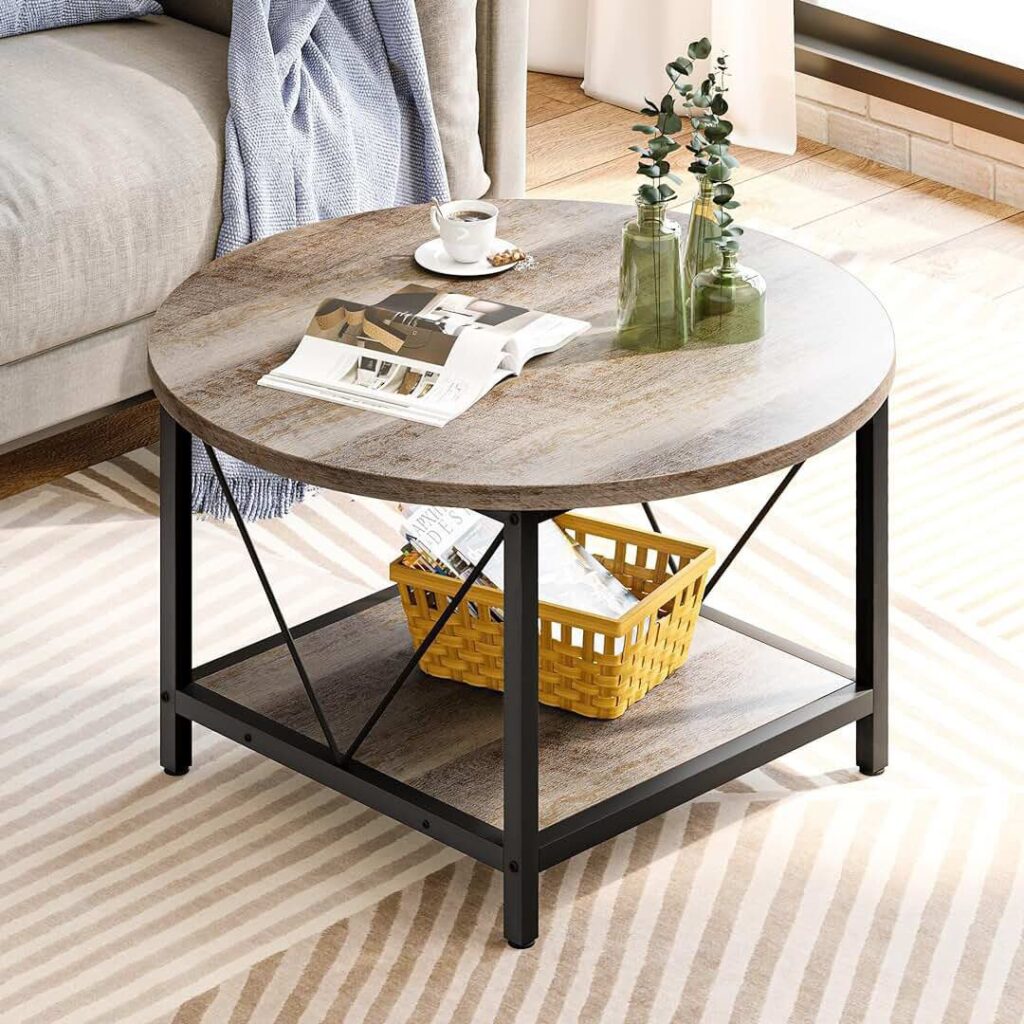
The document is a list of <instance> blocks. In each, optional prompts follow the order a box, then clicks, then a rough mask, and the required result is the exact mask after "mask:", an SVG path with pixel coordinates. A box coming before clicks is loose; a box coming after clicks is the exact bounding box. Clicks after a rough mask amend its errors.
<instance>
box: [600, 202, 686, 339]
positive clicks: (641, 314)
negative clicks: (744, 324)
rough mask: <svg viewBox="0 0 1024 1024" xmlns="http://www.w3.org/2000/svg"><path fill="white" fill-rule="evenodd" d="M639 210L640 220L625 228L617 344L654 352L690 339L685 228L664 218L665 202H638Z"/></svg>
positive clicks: (620, 271)
mask: <svg viewBox="0 0 1024 1024" xmlns="http://www.w3.org/2000/svg"><path fill="white" fill-rule="evenodd" d="M636 207H637V209H636V218H635V219H631V220H628V221H626V223H625V224H624V225H623V228H622V261H621V263H620V266H619V309H618V318H617V327H618V343H619V345H621V346H622V347H624V348H630V349H640V350H645V351H656V352H657V351H666V350H668V349H676V348H680V347H681V346H682V345H683V344H684V343H685V342H686V340H687V337H688V336H689V309H688V293H687V290H686V288H685V287H684V281H683V261H682V245H681V243H682V230H681V228H680V226H679V224H678V223H677V222H676V221H674V220H670V219H669V218H668V217H666V212H667V207H668V204H667V203H657V204H653V205H652V204H650V203H645V202H643V201H642V200H640V199H638V200H637V204H636Z"/></svg>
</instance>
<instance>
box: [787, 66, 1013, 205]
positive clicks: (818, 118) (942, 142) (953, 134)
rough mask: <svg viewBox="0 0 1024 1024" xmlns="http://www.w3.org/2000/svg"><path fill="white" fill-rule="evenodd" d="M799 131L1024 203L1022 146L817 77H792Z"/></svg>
mask: <svg viewBox="0 0 1024 1024" xmlns="http://www.w3.org/2000/svg"><path fill="white" fill-rule="evenodd" d="M796 92H797V101H796V111H797V114H796V117H797V131H798V132H799V134H800V135H803V136H805V137H806V138H809V139H814V140H815V141H817V142H824V143H827V144H828V145H830V146H835V147H836V149H843V150H846V151H847V152H849V153H857V154H859V155H860V156H866V157H869V158H870V159H872V160H877V161H878V162H879V163H882V164H888V165H889V166H890V167H898V168H900V169H901V170H905V171H913V172H915V173H917V174H920V175H921V176H922V177H925V178H931V179H933V180H934V181H941V182H943V183H944V184H946V185H955V186H956V187H957V188H962V189H964V191H966V192H973V193H975V194H976V195H979V196H985V197H986V198H988V199H995V200H997V201H998V202H1001V203H1007V204H1009V205H1010V206H1016V207H1020V208H1024V145H1022V144H1021V143H1019V142H1011V141H1010V140H1009V139H1002V138H1000V137H999V136H997V135H989V134H988V133H987V132H981V131H978V130H977V129H976V128H970V127H968V126H967V125H962V124H955V123H954V122H952V121H947V120H945V119H944V118H941V117H933V116H932V115H931V114H925V113H922V112H921V111H919V110H912V109H911V108H910V107H901V106H899V105H898V104H896V103H890V102H889V101H888V100H883V99H879V97H877V96H868V95H866V94H865V93H862V92H857V91H856V90H854V89H847V88H846V87H845V86H842V85H833V84H832V83H831V82H824V81H822V80H821V79H820V78H812V77H811V76H810V75H802V74H798V75H797V76H796Z"/></svg>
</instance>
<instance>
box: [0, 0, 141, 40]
mask: <svg viewBox="0 0 1024 1024" xmlns="http://www.w3.org/2000/svg"><path fill="white" fill-rule="evenodd" d="M159 13H160V5H159V4H158V3H157V2H156V0H4V2H3V4H2V6H0V39H2V38H4V37H5V36H16V35H19V34H20V33H22V32H40V31H42V30H43V29H48V28H63V27H67V26H68V25H85V24H87V23H88V22H91V21H112V20H113V19H115V18H138V17H141V16H142V15H144V14H159Z"/></svg>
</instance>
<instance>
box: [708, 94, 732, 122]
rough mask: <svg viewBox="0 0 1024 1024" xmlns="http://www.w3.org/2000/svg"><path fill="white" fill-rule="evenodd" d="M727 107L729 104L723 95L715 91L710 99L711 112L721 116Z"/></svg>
mask: <svg viewBox="0 0 1024 1024" xmlns="http://www.w3.org/2000/svg"><path fill="white" fill-rule="evenodd" d="M728 109H729V104H728V103H726V102H725V97H724V96H723V95H722V94H721V93H720V92H717V93H715V96H714V99H712V101H711V112H712V113H713V114H717V115H718V116H719V117H721V116H722V115H723V114H724V113H725V112H726V111H727V110H728Z"/></svg>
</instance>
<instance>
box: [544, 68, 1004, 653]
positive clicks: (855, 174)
mask: <svg viewBox="0 0 1024 1024" xmlns="http://www.w3.org/2000/svg"><path fill="white" fill-rule="evenodd" d="M636 120H637V116H636V114H635V113H634V112H632V111H628V110H623V109H622V108H619V107H614V106H609V105H608V104H605V103H599V102H596V101H594V100H591V99H590V98H589V97H587V96H585V95H584V94H583V92H582V91H581V90H580V88H579V83H578V82H577V81H575V80H573V79H569V78H561V77H556V76H552V75H541V74H531V75H530V83H529V104H528V122H529V128H528V171H527V177H528V188H529V195H531V196H551V197H559V198H566V199H590V200H598V201H606V202H616V203H631V202H632V195H633V193H634V192H635V190H636V185H637V177H636V175H635V165H636V158H635V156H634V155H633V154H632V153H629V152H628V150H627V147H628V146H629V145H630V144H631V143H633V141H634V140H635V135H634V134H633V133H632V132H631V131H630V126H631V125H632V124H633V123H635V122H636ZM735 153H736V155H737V156H738V157H739V159H740V161H741V167H740V168H739V170H738V172H737V173H736V175H735V181H736V184H737V195H736V198H737V199H739V200H740V201H741V203H742V205H741V207H740V208H739V209H738V210H737V211H735V213H736V216H737V221H738V223H740V224H742V225H745V226H748V227H754V228H759V229H761V230H763V231H767V232H770V233H772V234H775V235H778V236H780V237H782V238H786V239H788V240H790V241H792V242H796V243H797V244H799V245H802V246H804V247H805V248H808V249H811V250H813V251H815V252H818V253H820V254H821V255H823V256H825V257H827V258H828V259H830V260H832V261H833V262H835V263H837V264H839V265H841V266H844V267H846V268H847V269H849V270H850V271H851V272H853V273H854V274H856V275H857V276H858V277H859V278H860V279H861V280H862V281H864V282H865V283H866V284H867V285H868V286H869V287H870V288H871V289H872V290H873V291H874V292H875V293H876V294H877V295H878V296H879V298H880V299H881V301H882V303H883V304H884V305H885V307H886V309H887V311H888V312H889V315H890V317H891V318H892V320H893V324H894V326H895V329H896V344H897V376H896V384H895V388H894V391H893V396H892V403H891V404H892V417H891V422H892V427H893V437H894V450H893V456H892V484H891V490H892V495H891V506H892V509H891V517H892V519H891V528H892V535H893V538H894V542H893V548H892V554H891V568H892V571H893V578H894V580H898V581H899V583H900V585H901V586H904V587H909V588H911V589H912V590H913V591H915V592H917V593H919V594H920V595H922V596H923V597H927V599H928V600H929V601H940V602H944V603H945V604H946V605H947V606H948V608H949V609H950V611H951V612H953V613H955V614H957V615H959V616H961V617H962V619H961V620H962V621H963V622H965V623H969V624H971V625H975V626H978V627H980V628H982V629H985V630H986V631H987V633H988V634H993V633H994V634H995V635H997V636H999V637H1001V638H1002V639H1004V640H1007V641H1009V642H1011V643H1013V644H1015V645H1019V644H1024V603H1022V602H1021V601H1020V600H1019V580H1020V577H1021V575H1022V574H1024V545H1022V544H1021V543H1020V539H1019V529H1018V525H1017V520H1018V519H1019V510H1020V509H1021V508H1024V468H1022V467H1024V464H1022V461H1021V460H1020V459H1019V458H1018V457H1016V456H1012V457H1011V454H1010V453H1013V452H1019V451H1020V450H1022V448H1024V402H1022V400H1021V397H1020V383H1019V382H1020V380H1021V377H1022V375H1024V331H1022V327H1021V325H1022V324H1024V213H1022V212H1021V211H1019V210H1017V209H1014V208H1012V207H1009V206H1005V205H1003V204H1000V203H995V202H992V201H990V200H987V199H983V198H980V197H978V196H974V195H970V194H968V193H965V192H961V191H959V190H957V189H954V188H951V187H949V186H946V185H940V184H937V183H936V182H933V181H929V180H927V179H925V178H921V177H920V176H918V175H915V174H912V173H909V172H907V171H900V170H895V169H893V168H890V167H885V166H883V165H881V164H878V163H874V162H873V161H871V160H866V159H864V158H862V157H858V156H854V155H851V154H849V153H845V152H842V151H840V150H836V149H831V148H829V147H828V146H825V145H822V144H820V143H817V142H811V141H808V140H806V139H801V140H800V141H799V145H798V147H797V151H796V152H795V153H794V154H792V155H780V154H777V153H765V152H759V151H755V150H744V149H742V148H737V149H736V150H735ZM768 316H769V320H770V318H771V287H770V285H769V295H768ZM805 476H806V477H807V478H806V479H804V480H803V482H802V483H801V485H800V487H799V488H796V493H795V494H793V495H792V496H789V495H787V499H786V500H787V502H796V503H797V504H799V505H800V513H801V514H802V515H805V516H807V517H810V518H812V519H813V518H818V517H823V516H824V515H825V513H826V510H828V509H829V508H830V503H831V508H832V511H833V512H834V510H835V504H836V503H837V502H839V501H844V500H846V497H845V496H843V495H838V494H837V495H825V494H819V495H815V496H812V495H810V494H808V490H809V489H811V488H813V486H814V479H815V478H814V476H813V473H812V474H811V475H810V476H808V475H807V474H805ZM740 500H741V501H742V500H745V499H743V496H742V495H741V496H740ZM753 507H755V508H756V505H754V506H753ZM715 508H716V514H717V513H722V514H724V510H725V505H724V504H721V503H719V504H718V505H716V506H715ZM704 511H706V509H705V510H704ZM770 525H771V524H769V526H770ZM763 532H764V531H762V533H763ZM770 535H771V531H770V530H769V531H768V533H767V534H766V535H765V536H766V538H768V537H770ZM968 535H969V536H970V537H973V538H975V541H976V542H975V543H973V544H971V557H970V571H969V572H958V571H956V570H954V569H953V568H952V567H951V565H950V563H949V560H948V558H946V557H944V556H943V554H942V553H943V552H946V553H947V554H948V551H949V548H948V545H949V544H950V543H954V544H955V543H956V542H957V539H959V538H964V543H966V537H967V536H968ZM844 539H845V538H844ZM777 540H779V541H781V538H777ZM897 541H898V543H897ZM963 550H966V549H963ZM929 551H934V552H935V556H934V557H933V558H931V559H929V558H928V557H927V552H929Z"/></svg>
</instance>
